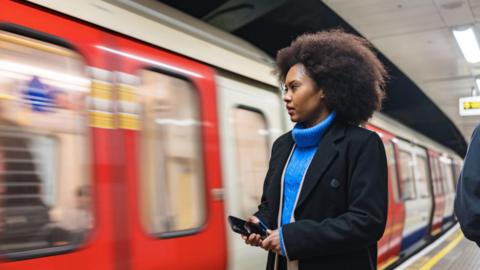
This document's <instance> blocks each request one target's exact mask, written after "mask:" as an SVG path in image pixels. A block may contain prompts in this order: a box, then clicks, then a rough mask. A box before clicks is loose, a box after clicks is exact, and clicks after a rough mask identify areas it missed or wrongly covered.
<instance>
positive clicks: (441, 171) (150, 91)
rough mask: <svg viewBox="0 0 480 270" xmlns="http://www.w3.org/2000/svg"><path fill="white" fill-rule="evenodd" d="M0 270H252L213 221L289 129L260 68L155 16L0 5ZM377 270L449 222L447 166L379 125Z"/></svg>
mask: <svg viewBox="0 0 480 270" xmlns="http://www.w3.org/2000/svg"><path fill="white" fill-rule="evenodd" d="M0 7H1V8H0V268H1V269H2V270H17V269H26V270H30V269H31V270H33V269H35V270H37V269H107V270H108V269H168V270H171V269H206V270H212V269H237V270H238V269H249V270H250V269H262V268H263V267H264V265H265V261H266V254H265V252H264V251H263V250H261V249H259V248H253V247H250V246H247V245H245V244H244V243H243V241H242V240H241V238H240V237H239V236H238V235H236V234H234V233H233V232H232V231H231V230H230V229H229V228H228V226H227V224H226V216H227V215H229V214H231V215H235V216H242V217H247V216H249V215H250V214H251V213H253V212H254V211H255V209H256V206H257V204H258V202H259V200H260V196H261V191H262V184H263V179H264V175H265V173H266V169H267V165H268V162H267V161H268V157H269V154H270V147H271V145H272V143H273V141H274V140H275V138H277V137H278V136H279V135H280V134H282V133H284V132H286V131H287V130H288V129H289V128H290V127H291V123H289V120H288V117H287V114H286V112H285V110H284V105H283V102H282V97H281V93H280V91H279V87H278V86H279V84H278V82H277V80H276V78H275V77H274V76H273V75H272V73H271V70H272V60H271V59H270V58H269V57H268V56H267V55H265V54H264V53H262V52H261V51H259V50H258V49H256V48H254V47H253V46H251V45H249V44H247V43H246V42H244V41H242V40H239V39H237V38H235V37H233V36H231V35H229V34H227V33H224V32H221V31H220V30H217V29H214V28H213V27H210V26H208V25H206V24H204V23H202V22H200V21H198V20H195V19H193V18H191V17H188V16H186V15H184V14H180V13H178V12H177V11H175V10H172V9H170V8H168V7H166V6H163V5H162V4H159V3H157V2H156V1H131V0H104V1H94V0H89V1H60V0H58V1H55V0H34V1H10V0H0ZM367 128H369V129H372V130H374V131H376V132H378V134H380V136H381V137H382V140H383V142H384V143H385V148H386V154H387V158H388V166H389V193H390V198H389V209H388V211H389V215H388V222H387V228H386V231H385V234H384V236H383V238H382V240H381V241H380V242H379V253H378V265H379V268H382V269H383V268H386V267H388V266H389V265H392V263H394V262H395V261H397V260H399V259H401V258H402V257H405V256H408V255H409V254H412V253H413V252H414V251H415V250H416V249H417V248H418V247H420V246H422V245H424V244H425V243H427V242H428V241H431V240H432V239H434V238H435V237H436V236H438V235H439V234H441V233H442V232H443V231H445V230H446V229H447V228H448V227H449V226H451V225H452V224H453V222H454V217H453V198H454V195H455V186H456V181H455V179H457V178H458V175H459V171H460V166H461V163H462V160H461V158H459V157H458V156H457V155H456V154H455V153H454V152H452V151H451V150H449V149H447V148H445V147H443V146H441V145H439V144H437V143H435V142H433V141H432V140H430V139H428V138H426V137H424V136H422V135H420V134H418V133H416V132H415V131H413V130H411V129H409V128H407V127H405V126H403V125H401V124H399V123H398V122H396V121H394V120H392V119H389V118H388V117H386V116H383V115H381V114H377V115H375V116H374V117H373V119H372V120H371V122H370V123H369V124H368V126H367Z"/></svg>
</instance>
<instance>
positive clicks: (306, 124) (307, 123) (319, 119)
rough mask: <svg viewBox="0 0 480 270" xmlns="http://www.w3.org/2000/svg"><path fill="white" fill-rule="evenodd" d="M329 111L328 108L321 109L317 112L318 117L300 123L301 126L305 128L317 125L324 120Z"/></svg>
mask: <svg viewBox="0 0 480 270" xmlns="http://www.w3.org/2000/svg"><path fill="white" fill-rule="evenodd" d="M330 113H331V111H330V110H327V109H325V110H322V111H321V112H320V113H319V114H318V117H315V118H313V119H311V120H307V121H305V122H303V123H302V126H303V127H305V128H310V127H313V126H315V125H317V124H318V123H321V122H322V121H323V120H325V119H326V118H327V117H328V116H329V115H330Z"/></svg>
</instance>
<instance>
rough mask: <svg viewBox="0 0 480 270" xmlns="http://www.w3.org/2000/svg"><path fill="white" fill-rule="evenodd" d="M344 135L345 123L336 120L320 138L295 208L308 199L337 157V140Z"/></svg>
mask: <svg viewBox="0 0 480 270" xmlns="http://www.w3.org/2000/svg"><path fill="white" fill-rule="evenodd" d="M344 136H345V125H344V124H342V123H341V122H339V121H334V122H333V123H332V126H331V127H330V128H329V129H328V130H327V132H326V133H325V135H324V137H323V138H322V140H320V144H319V146H318V149H317V152H316V153H315V155H314V156H313V159H312V162H310V165H309V166H308V169H307V173H306V175H305V179H304V182H303V185H302V189H301V190H300V195H299V196H300V197H299V198H298V202H297V204H296V206H295V208H298V207H299V206H300V205H301V204H302V203H303V202H304V201H305V200H306V199H307V197H308V195H309V194H310V193H311V192H312V190H313V189H314V187H315V186H316V184H317V182H318V181H319V180H320V179H321V178H322V175H323V174H324V172H325V171H326V170H327V169H328V167H329V166H330V164H331V163H332V161H333V160H334V159H335V158H336V157H337V155H338V150H337V148H336V142H337V141H338V140H339V139H341V138H343V137H344Z"/></svg>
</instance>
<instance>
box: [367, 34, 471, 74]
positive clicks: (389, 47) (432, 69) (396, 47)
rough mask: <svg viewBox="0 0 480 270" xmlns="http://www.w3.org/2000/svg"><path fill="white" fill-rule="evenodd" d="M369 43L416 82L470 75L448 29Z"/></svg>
mask: <svg viewBox="0 0 480 270" xmlns="http://www.w3.org/2000/svg"><path fill="white" fill-rule="evenodd" d="M371 42H372V43H373V44H374V45H375V46H376V47H377V48H378V49H379V50H380V51H381V52H383V53H384V54H386V55H388V57H389V58H390V60H392V61H393V62H394V63H395V64H396V65H397V66H398V67H400V69H402V70H403V71H404V72H405V73H406V74H408V75H409V77H410V78H412V79H413V80H414V81H415V82H417V83H421V82H424V81H431V80H438V79H448V78H458V77H463V76H470V75H471V72H470V69H469V67H468V65H467V63H466V61H465V60H464V59H463V57H462V55H461V52H460V50H459V49H458V47H457V45H456V43H455V41H454V39H453V37H452V34H451V32H450V30H449V29H448V28H444V29H440V30H434V31H428V32H423V33H412V34H405V35H394V36H390V37H385V38H377V39H373V40H371Z"/></svg>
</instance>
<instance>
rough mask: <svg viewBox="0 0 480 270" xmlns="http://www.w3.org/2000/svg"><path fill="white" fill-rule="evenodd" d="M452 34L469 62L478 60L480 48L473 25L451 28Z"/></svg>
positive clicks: (479, 58)
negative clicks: (457, 28)
mask: <svg viewBox="0 0 480 270" xmlns="http://www.w3.org/2000/svg"><path fill="white" fill-rule="evenodd" d="M453 36H454V37H455V40H456V41H457V43H458V46H459V47H460V50H462V53H463V56H464V57H465V59H466V60H467V61H468V62H469V63H478V62H480V48H479V46H478V41H477V38H476V36H475V32H474V31H473V27H469V28H467V29H465V30H453Z"/></svg>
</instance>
